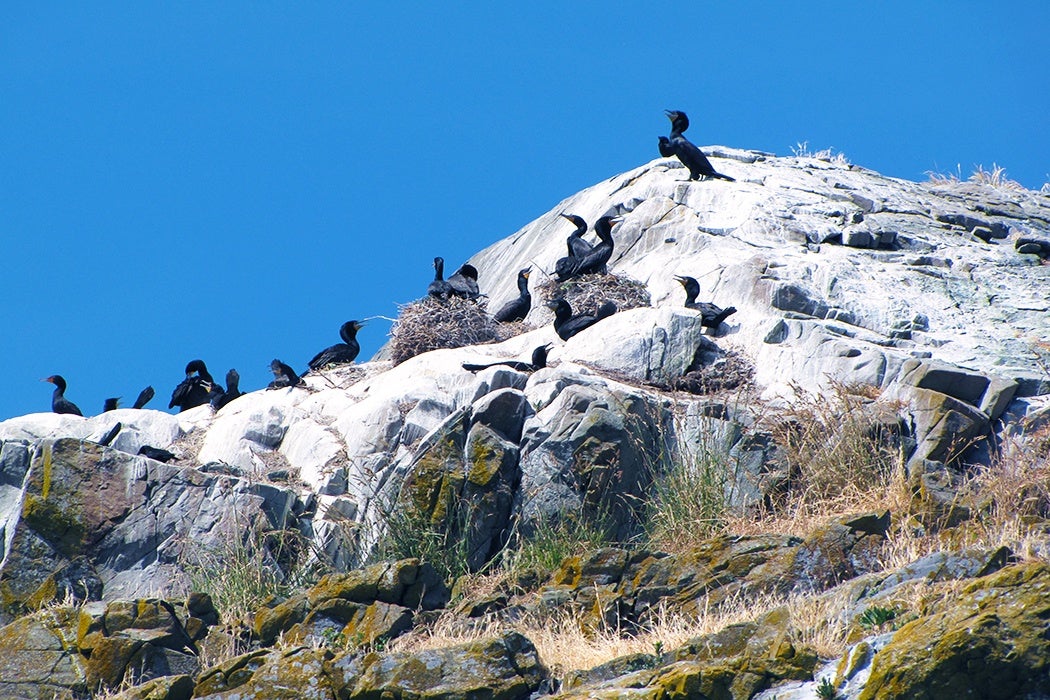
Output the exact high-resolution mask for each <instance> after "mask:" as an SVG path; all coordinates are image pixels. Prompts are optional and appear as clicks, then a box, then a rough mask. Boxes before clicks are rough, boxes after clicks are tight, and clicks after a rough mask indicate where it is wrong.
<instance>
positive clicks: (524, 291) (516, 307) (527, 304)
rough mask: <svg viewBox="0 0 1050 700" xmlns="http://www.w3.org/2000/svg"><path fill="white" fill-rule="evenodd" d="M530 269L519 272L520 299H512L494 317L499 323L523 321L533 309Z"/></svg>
mask: <svg viewBox="0 0 1050 700" xmlns="http://www.w3.org/2000/svg"><path fill="white" fill-rule="evenodd" d="M529 273H530V268H528V267H526V268H525V269H524V270H519V271H518V298H517V299H511V300H510V301H508V302H507V303H506V304H504V305H503V307H502V308H501V309H500V310H499V311H497V312H496V314H495V315H494V316H493V317H492V318H494V319H496V321H497V322H499V323H511V322H513V321H521V320H523V319H524V318H525V317H526V316H528V314H529V309H531V308H532V294H530V293H529Z"/></svg>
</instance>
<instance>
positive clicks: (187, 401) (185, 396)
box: [168, 360, 223, 411]
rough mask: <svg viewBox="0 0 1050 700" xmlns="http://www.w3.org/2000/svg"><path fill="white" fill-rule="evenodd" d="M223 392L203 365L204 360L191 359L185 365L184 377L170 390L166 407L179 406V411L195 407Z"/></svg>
mask: <svg viewBox="0 0 1050 700" xmlns="http://www.w3.org/2000/svg"><path fill="white" fill-rule="evenodd" d="M222 393H223V389H222V387H221V386H220V385H218V384H216V383H215V380H214V379H212V376H211V375H210V374H209V373H208V368H207V367H205V365H204V360H192V361H191V362H190V363H189V364H187V365H186V378H185V379H183V380H182V381H181V382H179V385H178V386H177V387H175V391H173V392H171V403H169V404H168V408H174V407H176V406H178V407H179V411H185V410H187V409H190V408H196V407H197V406H200V405H202V404H206V403H208V402H209V401H211V399H212V398H214V397H215V396H218V395H220V394H222Z"/></svg>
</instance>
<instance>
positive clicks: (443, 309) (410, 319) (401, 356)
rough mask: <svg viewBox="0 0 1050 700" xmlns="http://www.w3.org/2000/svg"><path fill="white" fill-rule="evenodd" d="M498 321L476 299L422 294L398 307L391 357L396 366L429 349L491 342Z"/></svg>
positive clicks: (496, 337)
mask: <svg viewBox="0 0 1050 700" xmlns="http://www.w3.org/2000/svg"><path fill="white" fill-rule="evenodd" d="M501 339H502V336H501V335H500V328H499V324H498V323H496V322H495V321H493V320H492V317H491V316H489V315H488V314H487V313H485V309H484V307H483V306H482V305H481V304H479V303H478V302H477V301H474V300H471V299H462V298H460V297H450V298H448V299H447V300H446V299H435V298H433V297H429V296H428V297H424V298H423V299H420V300H419V301H414V302H412V303H409V304H404V305H403V306H401V309H400V313H399V314H398V318H397V323H395V324H394V327H393V328H392V329H391V330H390V359H391V360H393V362H394V364H395V365H398V364H401V363H402V362H404V361H405V360H407V359H409V358H411V357H415V356H416V355H420V354H422V353H424V352H429V351H431V350H440V349H443V348H460V347H463V346H465V345H481V344H484V343H494V342H497V341H499V340H501Z"/></svg>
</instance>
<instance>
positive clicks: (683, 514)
mask: <svg viewBox="0 0 1050 700" xmlns="http://www.w3.org/2000/svg"><path fill="white" fill-rule="evenodd" d="M729 476H730V465H729V458H728V457H727V456H726V455H722V454H719V453H718V452H717V451H716V450H715V449H714V446H713V444H701V445H699V446H698V447H697V448H696V450H695V452H694V454H692V455H688V456H686V457H685V458H684V459H681V460H679V461H678V462H676V463H675V464H673V465H672V466H671V468H670V469H668V470H667V471H665V472H664V473H662V474H658V475H657V476H656V478H655V479H654V481H653V485H652V487H651V489H650V493H649V500H648V503H647V513H646V516H645V529H646V535H647V538H648V540H649V542H650V543H651V545H652V546H654V547H656V548H658V549H663V550H665V551H670V552H677V551H683V550H685V549H688V548H689V547H691V546H693V545H695V544H697V543H698V542H699V541H701V540H704V539H706V538H708V537H711V536H712V535H715V534H717V533H719V532H721V531H722V530H723V529H724V528H725V524H726V521H725V517H726V514H727V511H728V509H729V499H728V495H727V494H728V490H729V489H728V483H729Z"/></svg>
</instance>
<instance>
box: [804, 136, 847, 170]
mask: <svg viewBox="0 0 1050 700" xmlns="http://www.w3.org/2000/svg"><path fill="white" fill-rule="evenodd" d="M791 154H792V155H793V156H795V157H796V158H815V159H817V160H822V161H824V162H826V163H834V164H835V165H843V166H848V165H849V164H850V163H849V159H848V158H846V154H845V153H835V149H834V148H830V147H829V148H825V149H822V150H819V151H811V150H809V141H799V142H798V143H796V144H795V145H794V146H792V147H791Z"/></svg>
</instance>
